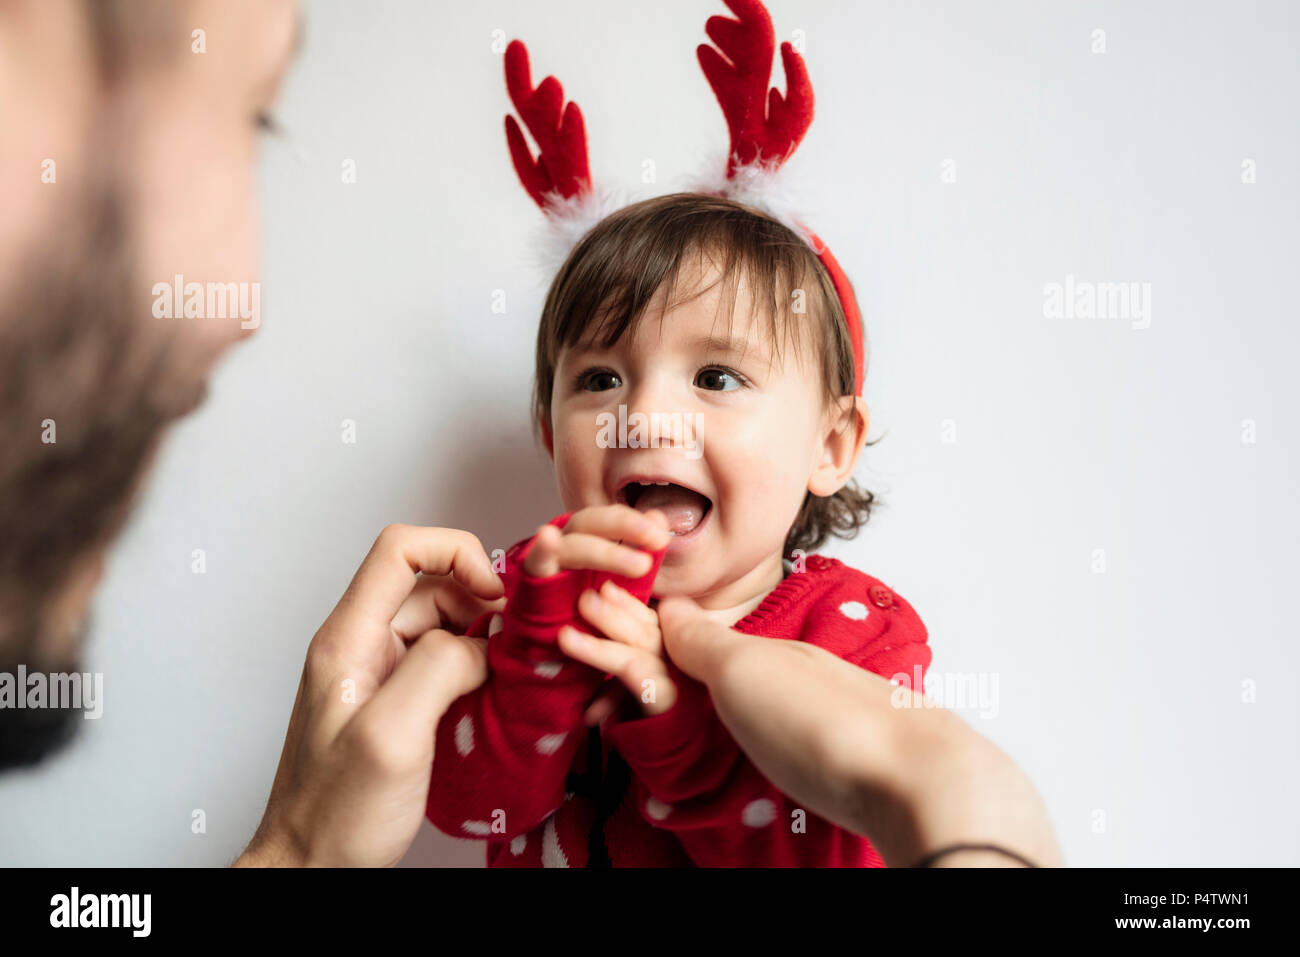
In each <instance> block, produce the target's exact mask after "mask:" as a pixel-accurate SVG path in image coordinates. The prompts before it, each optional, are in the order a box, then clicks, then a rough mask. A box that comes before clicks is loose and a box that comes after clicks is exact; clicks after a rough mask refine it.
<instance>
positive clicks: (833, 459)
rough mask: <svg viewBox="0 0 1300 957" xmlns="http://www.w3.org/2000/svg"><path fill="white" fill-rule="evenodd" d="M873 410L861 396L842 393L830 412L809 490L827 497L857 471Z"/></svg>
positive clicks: (841, 486)
mask: <svg viewBox="0 0 1300 957" xmlns="http://www.w3.org/2000/svg"><path fill="white" fill-rule="evenodd" d="M870 425H871V413H870V411H869V410H868V409H867V402H866V400H865V399H863V398H861V397H860V396H855V395H846V396H842V397H841V398H840V399H838V400H837V401H836V404H835V405H834V406H832V408H831V410H830V412H829V413H828V415H827V422H826V435H825V441H824V442H823V443H822V450H821V458H820V459H819V460H818V462H817V464H816V466H815V467H814V468H813V473H812V475H811V476H810V477H809V479H808V491H810V492H812V493H813V494H814V495H818V496H821V497H823V498H824V497H826V496H829V495H834V494H835V493H836V492H838V491H839V490H840V489H842V488H843V487H844V486H845V484H846V483H847V482H848V480H849V477H850V476H852V475H853V469H854V468H855V467H856V466H857V464H858V458H859V457H860V456H861V455H862V447H863V445H865V444H866V441H867V428H868V427H869V426H870Z"/></svg>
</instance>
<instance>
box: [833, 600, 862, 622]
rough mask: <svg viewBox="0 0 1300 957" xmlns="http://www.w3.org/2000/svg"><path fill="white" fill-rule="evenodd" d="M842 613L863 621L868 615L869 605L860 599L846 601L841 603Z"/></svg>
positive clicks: (846, 616) (847, 616)
mask: <svg viewBox="0 0 1300 957" xmlns="http://www.w3.org/2000/svg"><path fill="white" fill-rule="evenodd" d="M840 614H841V615H843V616H844V617H845V618H852V619H853V620H854V621H861V620H862V619H864V618H866V617H867V606H866V605H864V604H862V602H860V601H846V602H845V603H844V604H842V605H840Z"/></svg>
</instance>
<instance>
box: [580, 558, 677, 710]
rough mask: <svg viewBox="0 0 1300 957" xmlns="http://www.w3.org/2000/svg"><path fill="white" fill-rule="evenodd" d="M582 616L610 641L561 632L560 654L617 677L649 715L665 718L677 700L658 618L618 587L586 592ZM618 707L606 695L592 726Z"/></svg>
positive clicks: (598, 702)
mask: <svg viewBox="0 0 1300 957" xmlns="http://www.w3.org/2000/svg"><path fill="white" fill-rule="evenodd" d="M578 610H579V611H580V612H582V616H583V617H584V618H585V619H587V621H589V622H591V623H592V624H593V625H595V626H596V627H597V628H598V629H600V631H601V632H603V633H604V634H605V635H606V636H607V638H608V640H607V639H606V638H598V637H595V636H593V635H589V634H587V633H586V632H584V631H579V630H578V629H577V628H574V627H573V626H572V625H564V626H563V627H561V628H560V633H559V636H558V637H559V643H560V649H561V650H562V651H564V653H565V654H567V655H569V656H570V657H572V658H576V659H577V660H578V661H582V662H585V663H586V664H588V665H591V666H592V667H593V668H596V669H597V670H599V671H604V672H607V673H608V674H612V675H613V676H614V677H615V678H617V679H618V680H619V681H621V682H622V683H623V686H624V687H625V688H626V689H627V690H628V691H629V692H631V693H632V694H633V695H634V696H636V698H637V699H638V700H639V701H640V702H641V708H642V711H643V712H644V713H645V714H646V715H647V716H649V715H656V714H663V713H664V712H665V711H667V710H668V709H669V708H671V707H672V706H673V702H674V701H675V700H677V686H676V685H675V684H673V680H672V678H670V677H669V676H668V664H667V662H668V657H667V655H666V653H665V652H664V642H663V635H662V634H661V633H660V631H659V613H658V612H656V611H655V610H654V609H652V608H649V607H647V606H646V605H644V604H642V603H641V602H640V601H638V600H637V599H636V597H635V596H634V595H630V594H628V593H627V592H626V591H624V590H623V589H622V588H619V587H618V586H617V585H615V584H614V583H613V582H608V581H607V582H605V584H603V585H602V586H601V587H600V592H599V594H598V593H597V592H596V591H594V590H592V589H590V588H589V589H587V590H586V591H584V592H583V593H582V594H581V595H580V596H579V597H578ZM614 707H615V698H614V697H612V696H610V695H608V694H603V695H601V696H600V697H599V698H597V700H596V701H595V702H594V703H593V704H592V705H591V707H590V708H589V709H588V711H587V715H586V723H587V724H588V725H592V724H597V723H599V722H600V721H601V720H602V719H603V718H604V717H606V716H607V715H608V714H609V713H610V712H611V711H612V710H613V709H614Z"/></svg>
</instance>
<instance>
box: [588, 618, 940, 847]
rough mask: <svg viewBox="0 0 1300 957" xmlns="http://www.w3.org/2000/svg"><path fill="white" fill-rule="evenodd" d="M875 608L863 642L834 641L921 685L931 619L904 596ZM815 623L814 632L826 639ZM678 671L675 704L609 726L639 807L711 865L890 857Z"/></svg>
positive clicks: (860, 659) (862, 660) (868, 665)
mask: <svg viewBox="0 0 1300 957" xmlns="http://www.w3.org/2000/svg"><path fill="white" fill-rule="evenodd" d="M834 604H838V601H837V602H835V603H833V604H832V607H834ZM873 611H874V612H875V613H874V614H872V615H870V616H869V617H868V620H867V621H864V622H861V630H862V634H861V638H862V640H861V641H860V642H857V643H855V644H854V645H853V646H852V647H849V646H848V645H845V644H843V643H842V641H834V642H828V643H827V644H828V645H831V647H830V649H829V650H832V651H834V652H835V653H836V654H838V655H839V656H840V657H843V658H845V659H846V660H849V661H851V662H853V663H854V664H857V665H858V666H859V667H862V668H865V669H866V670H868V671H872V672H875V673H876V674H880V675H883V676H885V677H893V676H894V675H895V674H899V673H902V674H905V675H906V676H907V679H906V682H905V683H906V684H908V685H912V684H913V678H914V677H915V676H916V675H917V674H920V675H921V676H924V672H925V669H926V668H927V667H928V666H929V663H930V648H929V645H928V644H926V641H925V637H926V636H925V629H924V626H923V625H922V624H921V622H920V619H919V618H918V617H917V616H916V614H915V612H913V611H912V610H911V608H910V606H907V605H906V603H905V602H902V601H901V600H900V601H899V602H898V603H896V605H895V606H894V607H893V608H889V609H873ZM837 624H838V623H837ZM855 624H856V623H855ZM837 630H842V629H840V628H837ZM813 631H814V633H812V634H808V635H806V636H805V640H808V641H810V642H812V643H814V644H822V642H820V641H818V640H817V638H818V635H817V634H816V633H815V632H816V629H815V628H814V630H813ZM772 640H778V639H772ZM914 669H919V672H918V671H916V670H914ZM669 673H670V675H671V677H672V680H673V682H674V683H675V685H676V687H677V698H676V700H675V702H674V704H673V706H672V707H671V708H670V709H669V710H668V711H666V712H664V713H663V714H659V715H656V716H653V717H646V718H636V719H634V720H618V719H616V718H612V719H611V720H610V722H609V723H608V724H607V726H606V729H607V734H608V735H609V739H610V743H611V744H612V745H613V746H614V747H615V748H616V749H617V750H618V751H619V753H620V754H622V755H623V757H624V759H625V760H626V761H627V763H628V765H629V767H631V768H632V770H633V788H634V797H635V800H636V802H637V808H638V810H639V811H640V812H641V814H642V815H643V816H644V817H645V819H646V820H647V821H649V822H650V823H651V824H652V825H654V826H656V827H661V828H665V829H667V830H670V831H672V832H673V833H674V834H676V836H677V837H678V839H679V840H680V841H681V843H682V846H683V847H684V848H685V850H686V852H687V854H689V855H690V857H691V859H692V860H693V861H695V863H696V864H698V865H701V866H842V865H854V866H856V865H861V864H867V865H870V866H883V863H884V862H883V860H882V859H881V858H880V856H879V854H878V853H877V852H876V850H875V849H874V848H873V847H871V845H870V842H868V841H867V840H866V839H865V838H863V837H859V836H858V835H856V834H853V833H852V832H849V831H845V830H843V829H842V828H839V827H837V826H835V825H833V824H831V823H830V822H829V821H826V820H825V819H824V818H821V817H818V816H817V815H815V814H812V813H811V812H808V811H807V810H806V809H804V808H801V807H799V806H798V805H796V804H795V803H794V802H793V801H791V800H790V799H789V798H787V797H786V796H785V795H784V794H783V793H782V792H781V791H779V790H778V789H777V788H776V787H774V786H773V785H772V784H771V783H770V782H769V781H768V780H767V779H766V778H765V777H764V776H763V775H762V773H761V772H759V770H758V769H757V768H756V767H755V766H754V765H753V763H752V762H750V760H749V759H748V758H747V757H746V756H745V754H744V752H743V751H741V750H740V748H739V746H738V745H737V744H736V742H735V740H734V739H733V738H732V737H731V734H730V732H728V731H727V729H726V727H725V726H724V725H723V724H722V722H721V721H720V720H719V718H718V716H717V713H716V711H715V710H714V708H713V704H712V701H711V700H710V698H709V693H708V689H707V688H706V687H705V686H704V685H702V684H701V683H699V682H698V681H695V680H694V679H693V678H690V677H688V676H687V675H685V674H684V673H682V672H681V671H680V669H678V668H677V667H676V666H675V665H672V664H671V663H669Z"/></svg>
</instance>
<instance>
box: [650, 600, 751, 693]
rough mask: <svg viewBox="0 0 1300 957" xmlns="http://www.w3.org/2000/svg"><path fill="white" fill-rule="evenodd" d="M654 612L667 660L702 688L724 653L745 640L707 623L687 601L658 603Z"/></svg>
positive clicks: (709, 680) (692, 603)
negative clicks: (670, 660) (657, 614)
mask: <svg viewBox="0 0 1300 957" xmlns="http://www.w3.org/2000/svg"><path fill="white" fill-rule="evenodd" d="M657 611H658V612H659V628H660V630H661V631H662V633H663V642H664V650H665V651H667V652H668V657H669V658H671V659H672V661H673V664H675V665H677V667H678V668H681V669H682V671H684V672H686V673H687V674H688V675H690V676H691V677H692V678H695V679H696V680H697V681H701V682H703V683H704V684H709V683H710V682H711V681H712V680H714V677H715V676H716V674H717V672H718V669H719V668H720V666H721V663H722V660H723V658H724V657H725V655H726V653H727V652H728V651H730V650H731V649H732V648H734V647H735V646H736V645H737V643H739V642H742V641H744V640H745V638H744V637H743V636H742V635H740V634H739V633H737V632H735V631H732V630H731V629H730V628H727V627H725V626H723V625H721V624H719V623H718V622H716V621H710V620H709V619H708V618H706V617H705V616H704V613H703V612H702V611H701V610H700V606H699V605H697V604H695V602H693V601H691V600H690V599H689V598H684V597H680V596H678V597H672V598H664V599H661V600H660V602H659V607H658V609H657Z"/></svg>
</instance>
